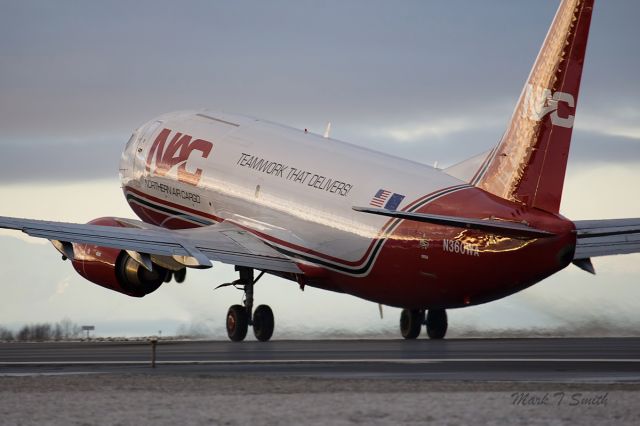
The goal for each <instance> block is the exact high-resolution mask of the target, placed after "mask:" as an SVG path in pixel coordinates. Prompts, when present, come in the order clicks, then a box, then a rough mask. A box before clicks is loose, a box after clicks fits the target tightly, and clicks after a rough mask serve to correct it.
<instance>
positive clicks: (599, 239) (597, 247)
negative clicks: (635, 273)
mask: <svg viewBox="0 0 640 426" xmlns="http://www.w3.org/2000/svg"><path fill="white" fill-rule="evenodd" d="M574 224H575V226H576V236H577V242H576V253H575V255H574V259H587V258H590V257H597V256H609V255H612V254H627V253H638V252H640V218H635V219H605V220H578V221H575V222H574Z"/></svg>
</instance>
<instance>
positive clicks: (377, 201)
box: [369, 189, 391, 207]
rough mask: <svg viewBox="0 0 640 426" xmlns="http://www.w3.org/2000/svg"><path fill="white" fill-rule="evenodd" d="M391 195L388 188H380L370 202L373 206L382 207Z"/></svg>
mask: <svg viewBox="0 0 640 426" xmlns="http://www.w3.org/2000/svg"><path fill="white" fill-rule="evenodd" d="M389 195H391V192H389V191H387V190H386V189H380V190H378V192H376V195H375V196H374V197H373V198H372V199H371V202H370V203H369V204H370V205H372V206H373V207H382V206H384V203H385V201H387V198H389Z"/></svg>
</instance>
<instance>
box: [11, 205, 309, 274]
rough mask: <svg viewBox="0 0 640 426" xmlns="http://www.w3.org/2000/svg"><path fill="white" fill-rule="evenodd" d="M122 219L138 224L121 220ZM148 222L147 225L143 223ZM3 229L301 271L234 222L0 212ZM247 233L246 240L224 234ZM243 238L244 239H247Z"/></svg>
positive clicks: (201, 263) (202, 261)
mask: <svg viewBox="0 0 640 426" xmlns="http://www.w3.org/2000/svg"><path fill="white" fill-rule="evenodd" d="M121 223H128V224H129V225H130V226H136V224H134V223H129V221H125V220H122V221H121ZM143 226H144V227H143ZM0 228H7V229H15V230H20V231H22V232H24V233H26V234H28V235H30V236H32V237H36V238H45V239H48V240H52V241H60V242H70V243H84V244H94V245H99V246H105V247H113V248H117V249H121V250H131V251H135V252H138V253H146V254H149V255H157V256H167V257H174V258H176V257H177V258H180V257H183V258H189V259H193V260H194V263H193V264H189V266H194V267H210V266H211V263H210V260H213V261H218V262H222V263H229V264H232V265H238V266H247V267H252V268H256V269H261V270H271V271H279V272H291V273H300V272H301V271H300V269H299V268H298V267H297V265H296V264H295V263H294V262H293V261H292V260H291V259H290V258H288V257H285V256H284V255H282V254H280V253H278V252H277V251H275V250H273V249H272V248H271V247H269V246H268V245H267V244H265V243H264V242H262V241H261V240H260V239H259V238H257V237H255V236H253V235H252V234H250V233H249V232H247V231H244V230H241V229H240V228H238V227H236V226H234V225H231V224H226V223H223V224H216V225H210V226H206V227H202V228H194V229H186V230H169V229H164V228H159V227H153V226H150V225H146V224H142V223H140V224H137V227H112V226H100V225H89V224H76V223H64V222H48V221H41V220H32V219H20V218H10V217H0ZM231 231H233V232H235V233H236V234H238V233H239V234H242V240H241V242H240V243H239V242H238V240H240V239H239V238H236V239H232V238H230V237H229V236H227V235H225V233H229V232H231ZM243 242H244V244H243Z"/></svg>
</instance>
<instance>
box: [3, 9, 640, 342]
mask: <svg viewBox="0 0 640 426" xmlns="http://www.w3.org/2000/svg"><path fill="white" fill-rule="evenodd" d="M593 3H594V2H593V0H562V2H561V3H560V5H559V8H558V10H557V12H556V15H555V17H554V19H553V22H552V24H551V27H550V29H549V32H548V33H547V36H546V38H545V40H544V43H543V45H542V48H541V50H540V53H539V54H538V57H537V59H536V61H535V63H534V65H533V68H532V70H531V73H530V75H529V77H528V78H527V80H526V81H525V85H524V88H523V90H522V92H521V95H520V98H519V99H518V101H517V104H516V107H515V110H514V112H513V115H512V117H511V120H510V122H509V124H508V126H507V129H506V131H505V133H504V135H503V136H502V138H501V139H500V141H499V142H498V144H497V145H495V146H494V147H493V149H491V150H489V151H488V152H485V153H483V154H480V155H477V156H474V157H472V158H470V159H468V160H465V161H463V162H461V163H459V164H456V165H454V166H452V167H449V168H446V169H437V168H434V167H430V166H427V165H424V164H420V163H417V162H414V161H411V160H407V159H403V158H398V157H394V156H391V155H387V154H383V153H380V152H375V151H373V150H369V149H367V148H364V147H361V146H356V145H352V144H349V143H346V142H342V141H339V140H335V139H332V138H331V137H330V135H329V128H327V131H326V132H325V134H324V135H319V134H314V133H312V132H309V131H307V130H306V129H305V130H300V129H295V128H291V127H287V126H284V125H280V124H277V123H273V122H270V121H266V120H261V119H257V118H254V117H250V116H244V115H236V114H227V113H216V112H211V111H208V110H201V111H200V110H199V111H179V112H173V113H168V114H164V115H162V116H160V117H157V118H154V119H152V120H150V121H149V122H147V123H145V124H143V125H142V126H140V127H139V128H138V129H136V130H135V131H134V132H133V134H132V136H131V138H130V139H129V141H128V142H127V144H126V146H125V148H124V151H123V153H122V157H121V161H120V177H121V181H122V188H123V192H124V196H125V197H126V200H127V202H128V204H129V205H130V207H131V209H132V210H133V211H134V212H135V214H136V215H137V216H138V217H139V218H140V219H141V220H131V219H124V218H117V217H102V218H98V219H95V220H92V221H91V222H89V223H88V224H71V223H62V222H49V221H39V220H30V219H20V218H9V217H0V227H1V228H9V229H15V230H20V231H22V232H24V233H26V234H28V235H30V236H32V237H37V238H46V239H48V240H50V241H51V242H52V243H53V246H54V247H55V248H56V249H57V250H58V251H59V252H60V253H61V255H62V258H63V259H64V260H66V259H69V260H70V261H71V263H72V265H73V267H74V268H75V270H76V271H77V272H78V273H79V274H80V275H81V276H83V277H84V278H86V279H87V280H89V281H91V282H93V283H95V284H98V285H100V286H102V287H105V288H107V289H110V290H114V291H116V292H120V293H123V294H125V295H128V296H132V297H143V296H145V295H147V294H150V293H152V292H154V291H156V290H158V289H159V288H160V287H161V286H162V284H163V283H166V282H169V281H171V280H172V279H173V280H175V281H177V282H182V281H184V280H185V278H186V269H187V268H210V267H211V266H212V262H222V263H227V264H231V265H234V266H235V269H236V271H237V272H238V279H237V280H235V281H233V282H232V283H225V284H222V285H221V286H229V285H233V286H235V287H236V288H238V289H240V290H242V291H243V292H244V301H243V304H241V305H240V304H238V305H233V306H231V307H230V308H229V310H228V312H227V317H226V329H227V333H228V336H229V338H230V339H231V340H232V341H242V340H244V339H245V337H246V335H247V333H248V329H249V327H252V328H253V332H254V335H255V337H256V338H257V339H258V340H260V341H267V340H269V339H270V338H271V337H272V335H273V331H274V323H275V321H274V315H273V312H272V310H271V308H270V307H269V306H267V305H259V306H257V307H255V309H254V304H255V298H254V286H255V284H256V283H257V282H258V280H259V279H260V278H261V277H262V276H263V274H265V273H266V274H271V275H275V276H278V277H281V278H284V279H287V280H290V281H293V282H295V283H297V284H298V285H299V286H300V287H301V288H302V289H304V287H305V286H312V287H316V288H320V289H324V290H328V291H334V292H342V293H347V294H351V295H353V296H356V297H359V298H362V299H366V300H369V301H373V302H375V303H378V304H380V305H388V306H394V307H399V308H402V312H401V315H400V331H401V334H402V336H403V337H404V338H406V339H415V338H417V337H418V336H419V334H420V332H421V329H422V326H423V325H426V332H427V335H428V337H429V338H431V339H442V338H444V336H445V334H446V331H447V327H448V321H447V311H446V310H447V309H454V308H462V307H466V306H473V305H477V304H481V303H486V302H490V301H493V300H496V299H500V298H503V297H505V296H508V295H510V294H513V293H516V292H518V291H521V290H523V289H525V288H527V287H529V286H531V285H533V284H535V283H537V282H539V281H541V280H543V279H544V278H546V277H548V276H550V275H552V274H554V273H556V272H558V271H560V270H562V269H563V268H565V267H567V266H568V265H569V264H574V265H576V266H577V267H579V268H581V269H583V270H585V271H587V272H590V273H595V270H594V267H593V264H592V263H591V258H593V257H596V256H605V255H613V254H624V253H633V252H638V251H640V218H635V219H615V220H587V221H581V220H578V221H572V220H569V219H567V218H565V217H564V216H562V215H561V214H560V202H561V197H562V189H563V183H564V178H565V170H566V165H567V160H568V155H569V146H570V142H571V134H572V130H573V123H574V118H575V113H576V107H577V101H578V93H579V88H580V79H581V75H582V68H583V64H584V59H585V51H586V47H587V39H588V34H589V27H590V22H591V15H592V10H593ZM256 272H257V274H256ZM256 275H257V276H256Z"/></svg>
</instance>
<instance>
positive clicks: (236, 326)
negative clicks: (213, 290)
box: [217, 266, 274, 342]
mask: <svg viewBox="0 0 640 426" xmlns="http://www.w3.org/2000/svg"><path fill="white" fill-rule="evenodd" d="M236 271H238V272H240V279H238V280H235V281H234V282H232V283H228V284H222V285H220V286H218V287H217V288H220V287H224V286H229V285H233V286H234V287H236V288H238V289H240V290H242V291H244V301H243V304H242V305H233V306H231V307H230V308H229V310H228V311H227V335H228V336H229V339H231V340H233V341H234V342H240V341H242V340H244V338H245V337H246V336H247V331H248V329H249V326H253V334H254V335H255V336H256V339H258V340H260V341H261V342H266V341H267V340H269V339H271V336H272V335H273V327H274V320H273V311H272V310H271V308H270V307H269V306H267V305H260V306H258V307H257V308H256V309H255V311H254V310H253V286H254V285H255V284H256V283H257V282H258V280H259V279H260V278H261V277H262V275H263V274H264V272H260V274H259V275H258V278H256V279H254V278H253V269H252V268H247V267H243V266H236Z"/></svg>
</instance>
